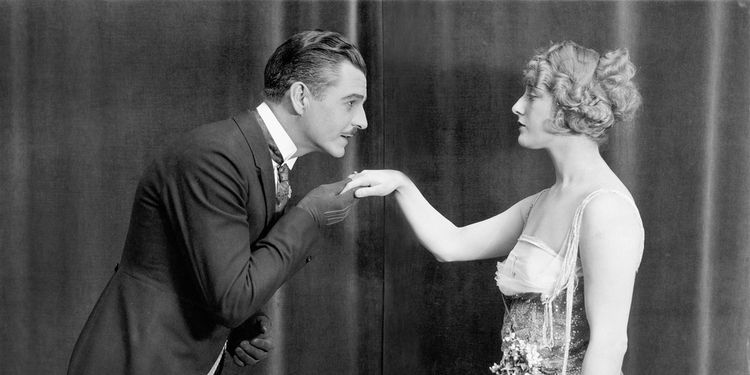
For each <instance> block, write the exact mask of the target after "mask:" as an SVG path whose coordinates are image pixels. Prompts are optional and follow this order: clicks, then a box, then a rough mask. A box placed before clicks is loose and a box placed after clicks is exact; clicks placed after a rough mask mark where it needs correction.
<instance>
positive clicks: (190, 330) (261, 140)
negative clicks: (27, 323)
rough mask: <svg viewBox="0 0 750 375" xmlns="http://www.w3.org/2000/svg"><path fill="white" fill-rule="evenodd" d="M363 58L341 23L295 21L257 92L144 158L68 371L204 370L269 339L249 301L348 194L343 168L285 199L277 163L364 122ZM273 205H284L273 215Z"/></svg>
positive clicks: (339, 216)
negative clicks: (245, 105)
mask: <svg viewBox="0 0 750 375" xmlns="http://www.w3.org/2000/svg"><path fill="white" fill-rule="evenodd" d="M366 89H367V80H366V78H365V64H364V61H363V59H362V56H361V55H360V53H359V51H358V50H357V48H356V47H354V46H353V45H351V44H349V43H348V42H346V41H345V40H344V39H343V38H342V37H341V35H339V34H337V33H333V32H325V31H306V32H302V33H299V34H296V35H294V36H292V37H291V38H290V39H289V40H287V41H286V42H284V44H282V45H281V46H279V48H278V49H277V50H276V51H275V52H274V54H273V56H272V57H271V58H270V59H269V61H268V63H267V65H266V70H265V89H264V94H265V100H264V102H263V103H261V104H260V105H259V106H258V107H257V108H255V109H254V110H251V111H248V112H245V113H242V114H240V115H238V116H235V117H234V118H232V119H229V120H225V121H221V122H217V123H213V124H209V125H204V126H201V127H199V128H197V129H194V130H193V131H190V132H188V133H187V134H186V135H185V136H183V137H182V138H180V139H179V140H178V141H177V142H176V143H175V144H173V145H172V146H171V147H169V148H168V149H167V150H166V152H164V153H163V154H162V155H161V156H160V157H158V158H157V159H156V160H155V162H154V163H153V164H152V165H151V166H150V167H149V168H148V169H147V170H146V172H145V174H144V176H143V177H142V179H141V181H140V183H139V185H138V189H137V192H136V196H135V202H134V205H133V211H132V215H131V222H130V229H129V231H128V236H127V239H126V242H125V247H124V250H123V254H122V259H121V261H120V264H119V267H118V268H117V269H116V271H115V274H114V275H113V277H112V278H111V279H110V281H109V283H108V284H107V286H106V288H105V289H104V291H103V293H102V295H101V296H100V298H99V300H98V302H97V303H96V306H95V307H94V310H93V312H92V313H91V315H90V316H89V319H88V321H87V322H86V325H85V326H84V328H83V331H82V333H81V335H80V337H79V339H78V342H77V343H76V346H75V348H74V350H73V354H72V357H71V360H70V364H69V368H68V373H69V374H97V375H99V374H108V375H111V374H214V373H219V372H221V362H222V361H221V359H222V353H223V352H224V349H223V348H225V347H226V350H227V352H229V353H230V354H231V355H232V356H233V357H234V358H233V359H234V361H235V362H237V363H238V364H240V365H243V364H252V363H255V362H256V361H258V360H260V359H262V358H264V357H265V356H266V355H267V352H268V350H270V349H271V347H272V343H271V341H270V339H269V338H268V334H267V330H268V324H269V323H268V318H267V317H265V315H264V314H263V313H262V312H260V308H261V306H263V304H264V303H265V302H266V301H267V300H268V299H269V298H270V297H271V296H272V295H273V294H274V292H275V291H276V290H277V289H278V288H279V287H280V286H281V285H282V284H283V283H284V282H285V281H286V280H288V279H289V278H290V277H291V276H292V275H293V274H294V273H295V272H297V271H298V270H299V269H300V268H301V267H302V266H303V265H304V264H305V263H306V262H309V261H310V254H311V248H312V245H313V243H314V242H315V241H316V240H317V239H318V238H319V237H320V233H319V232H320V228H321V227H323V226H325V225H331V224H335V223H338V222H340V221H342V220H343V219H344V218H345V217H346V216H347V214H348V212H349V209H350V208H351V206H352V205H353V203H354V197H353V194H351V193H348V194H341V195H339V192H340V191H341V190H342V188H343V186H344V182H343V181H342V182H339V183H336V184H331V185H321V186H319V187H318V188H316V189H314V190H313V191H311V192H310V193H309V194H308V195H307V196H305V197H304V198H303V199H302V200H301V201H300V202H299V204H298V205H297V206H295V207H293V208H291V209H289V208H287V209H285V208H284V206H285V204H286V201H287V200H288V198H289V196H290V189H289V182H288V172H289V169H291V168H292V167H293V166H294V162H295V160H296V159H297V157H299V156H302V155H305V154H307V153H310V152H326V153H328V154H330V155H331V156H334V157H341V156H343V155H344V151H345V147H346V145H347V143H348V142H349V139H350V138H351V137H352V136H354V134H355V133H356V132H357V130H361V129H365V128H366V127H367V119H366V117H365V113H364V109H363V103H364V101H365V99H366V97H367V93H366ZM282 214H283V216H282Z"/></svg>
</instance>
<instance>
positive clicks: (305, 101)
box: [289, 82, 310, 116]
mask: <svg viewBox="0 0 750 375" xmlns="http://www.w3.org/2000/svg"><path fill="white" fill-rule="evenodd" d="M289 98H290V99H291V101H292V107H293V108H294V112H295V114H296V115H297V116H302V115H303V114H305V111H306V110H307V107H308V106H309V105H310V90H309V89H308V88H307V85H305V84H304V83H302V82H294V83H292V86H290V87H289Z"/></svg>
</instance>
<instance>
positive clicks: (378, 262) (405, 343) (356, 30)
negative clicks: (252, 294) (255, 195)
mask: <svg viewBox="0 0 750 375" xmlns="http://www.w3.org/2000/svg"><path fill="white" fill-rule="evenodd" d="M311 28H322V29H333V30H337V31H340V32H342V33H343V34H345V35H346V36H348V37H349V38H350V39H352V40H354V41H356V42H357V43H358V44H359V46H360V48H361V50H362V52H363V54H364V56H365V58H366V60H367V64H368V68H369V72H368V75H367V76H368V83H369V85H368V94H369V99H368V102H367V104H366V110H367V111H368V115H369V118H368V119H369V123H370V127H369V129H367V131H365V132H362V133H360V135H359V136H358V139H357V141H356V143H355V144H351V145H350V146H349V147H348V150H347V156H346V157H344V158H343V159H340V160H336V159H332V158H330V157H327V156H323V155H312V156H306V157H304V158H302V159H301V160H300V162H299V164H297V166H296V167H295V170H294V171H293V173H292V183H293V187H294V191H295V197H296V199H299V198H300V197H301V196H303V195H304V193H306V192H307V191H309V190H310V189H312V188H313V187H315V186H316V185H318V184H320V183H324V182H330V181H332V180H336V179H339V178H342V177H344V176H346V175H347V174H349V173H350V172H352V171H354V170H361V169H365V168H394V169H401V170H403V171H404V172H406V173H407V174H408V175H409V176H411V177H412V179H413V180H414V181H415V182H416V183H417V184H418V185H419V186H420V187H421V188H422V190H423V192H424V194H425V196H426V197H427V198H428V200H430V202H432V203H433V204H434V206H435V207H436V208H438V209H439V210H440V211H441V212H442V213H443V214H444V215H446V216H447V217H448V218H450V219H451V220H453V221H454V222H455V223H456V224H458V225H464V224H468V223H471V222H474V221H477V220H481V219H484V218H487V217H489V216H491V215H494V214H496V213H498V212H500V211H502V210H504V209H505V208H507V207H509V206H510V205H511V204H513V203H514V202H516V201H517V200H519V199H521V198H523V197H525V196H527V195H530V194H533V193H535V192H536V191H538V190H539V189H541V188H544V187H546V186H548V185H550V184H551V183H552V182H553V176H552V167H551V165H550V163H549V161H548V159H547V156H546V155H545V154H544V153H543V152H535V151H530V150H525V149H522V148H521V147H519V146H518V145H517V143H516V137H517V129H516V126H515V121H516V119H515V116H513V115H512V114H511V112H510V107H511V106H512V104H513V103H514V101H515V100H516V98H517V97H518V96H519V95H520V94H521V93H522V86H521V83H520V71H521V69H522V67H523V65H524V64H525V62H526V61H527V60H528V58H529V57H530V56H531V55H532V54H533V53H534V51H535V50H536V49H538V48H540V47H545V46H547V45H548V44H549V42H550V41H559V40H563V39H570V40H574V41H577V42H579V43H581V44H583V45H585V46H589V47H592V48H595V49H597V50H598V51H600V52H602V51H605V50H608V49H613V48H617V47H627V48H628V49H629V50H630V53H631V57H632V60H633V61H634V62H635V64H636V66H637V67H638V69H639V71H638V74H637V76H636V77H637V82H638V83H639V86H640V87H641V91H642V94H643V97H644V107H643V110H642V112H641V114H640V116H639V118H638V119H637V121H636V122H635V124H633V125H632V126H626V127H622V128H618V129H615V130H614V135H613V138H612V140H611V141H610V143H609V145H608V146H606V148H605V149H604V154H605V156H606V159H607V160H608V161H609V162H610V164H611V165H612V167H613V169H614V170H615V172H617V173H618V174H619V175H620V176H621V178H622V179H623V181H624V182H625V183H626V184H627V185H628V186H629V187H630V188H631V191H632V193H633V195H634V196H635V199H636V202H637V203H638V205H639V207H640V209H641V213H642V216H643V220H644V225H645V228H646V249H645V253H644V257H643V262H642V265H641V268H640V271H639V274H638V278H637V281H636V290H635V295H634V299H633V307H632V311H631V321H630V332H629V350H628V354H627V356H626V361H625V365H624V370H625V373H626V374H699V375H706V374H749V373H750V276H749V275H750V272H749V271H750V264H749V263H750V250H749V249H748V243H750V230H748V228H750V169H749V168H750V167H748V162H749V161H750V64H748V62H749V61H750V4H749V3H747V2H742V1H740V2H729V1H727V2H697V1H691V2H614V1H613V2H580V1H579V2H560V3H557V2H546V1H542V2H519V1H509V2H490V1H487V2H480V1H471V2H457V1H441V2H438V1H419V2H407V1H303V2H290V1H282V2H260V1H250V2H234V1H233V2H224V1H205V2H169V1H163V2H162V1H160V2H95V1H76V2H42V1H28V2H21V1H6V2H0V50H2V51H3V52H4V53H2V54H0V132H1V133H0V145H2V146H1V148H0V163H1V164H0V255H1V256H2V261H1V262H0V298H1V303H2V308H1V309H0V337H1V338H2V340H0V373H2V374H63V373H64V372H65V368H66V365H67V360H68V358H69V355H70V352H71V350H72V347H73V344H74V342H75V339H76V338H77V335H78V333H79V332H80V329H81V328H82V326H83V324H84V322H85V319H86V318H87V316H88V314H89V312H90V310H91V308H92V307H93V305H94V303H95V301H96V299H97V297H98V296H99V293H100V292H101V290H102V288H103V287H104V285H105V283H106V282H107V280H108V278H109V277H110V275H111V273H112V271H113V267H114V265H115V264H116V262H117V261H118V260H119V257H120V251H121V246H122V243H123V240H124V237H125V233H126V229H127V224H128V219H129V209H130V204H131V203H132V196H133V193H134V191H135V187H136V183H137V180H138V178H139V176H140V173H141V171H142V169H143V168H144V167H145V166H146V164H147V163H148V161H149V160H150V158H151V157H153V156H154V155H155V153H156V152H158V150H159V149H160V148H161V146H162V145H163V144H164V143H165V142H168V141H169V140H170V139H171V137H173V136H174V134H177V133H180V132H183V131H186V130H188V129H191V128H193V127H195V126H198V125H200V124H203V123H207V122H212V121H216V120H221V119H224V118H227V117H228V116H230V115H232V114H234V113H237V112H239V111H242V110H244V109H246V108H248V107H249V106H250V105H254V104H255V103H257V102H258V100H259V98H260V96H259V93H260V91H261V89H262V71H263V67H264V65H265V62H266V59H267V58H268V57H269V56H270V54H271V53H272V52H273V49H274V48H275V47H276V46H277V45H278V44H280V43H281V42H282V41H283V40H284V39H286V37H288V36H289V35H291V34H292V33H294V32H297V31H300V30H304V29H311ZM327 237H328V241H327V246H326V249H324V250H323V251H321V252H320V253H319V254H318V256H317V257H316V259H315V260H314V261H313V262H312V263H310V264H309V265H307V266H306V267H305V268H304V269H303V270H302V271H301V272H299V273H298V274H297V275H296V276H295V277H294V278H293V279H292V280H291V282H289V283H288V284H287V285H286V286H285V287H283V288H282V289H281V290H280V291H279V292H278V293H277V294H276V296H275V297H274V298H273V299H272V300H271V301H270V302H269V308H270V310H271V312H272V315H273V321H274V335H275V336H274V338H275V341H276V347H277V348H276V350H275V351H274V352H273V354H272V356H271V358H270V359H269V360H267V361H266V362H265V363H264V364H263V365H260V366H257V367H255V368H254V369H252V370H251V371H245V372H244V373H253V374H356V373H360V374H394V375H396V374H458V373H477V374H482V373H488V370H487V368H488V366H489V365H490V364H491V363H492V362H493V361H497V360H499V354H500V350H499V348H500V337H499V335H498V332H499V329H500V324H501V321H502V314H503V306H502V302H501V300H500V299H499V292H498V290H497V289H496V287H495V285H494V280H493V276H494V272H495V261H482V262H464V263H438V262H437V261H435V260H434V258H432V257H431V256H430V255H429V253H427V252H426V251H425V250H424V249H422V248H421V247H420V246H419V245H418V243H417V242H416V240H415V238H414V237H413V235H412V234H411V233H410V231H409V229H408V228H407V227H406V226H405V223H404V221H403V218H402V216H401V214H400V213H399V212H398V209H397V207H396V205H395V202H394V201H392V200H391V199H370V200H364V201H362V202H360V204H359V205H358V207H357V211H356V213H355V215H354V217H351V218H349V219H348V220H347V221H346V223H345V224H344V225H342V226H340V227H338V228H336V229H335V230H333V231H331V232H330V233H328V234H327ZM105 344H106V343H105ZM230 372H231V373H243V372H241V371H240V370H238V369H236V368H230Z"/></svg>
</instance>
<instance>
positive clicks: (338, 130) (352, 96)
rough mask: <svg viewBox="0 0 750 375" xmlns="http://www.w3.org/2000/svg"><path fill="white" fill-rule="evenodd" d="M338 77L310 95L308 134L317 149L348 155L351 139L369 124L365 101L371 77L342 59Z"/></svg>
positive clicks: (307, 114)
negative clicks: (346, 148) (317, 93)
mask: <svg viewBox="0 0 750 375" xmlns="http://www.w3.org/2000/svg"><path fill="white" fill-rule="evenodd" d="M337 68H338V73H337V77H336V78H335V79H334V80H333V82H332V83H331V84H330V85H329V86H327V87H326V88H325V89H324V90H323V92H321V93H320V95H319V98H317V99H316V98H314V97H312V96H310V97H309V98H310V101H309V106H308V108H307V110H306V111H305V114H304V115H303V116H304V117H305V118H306V126H305V128H304V131H305V135H306V136H307V138H308V141H309V142H310V143H311V145H312V147H313V148H314V149H315V150H316V151H321V152H325V153H327V154H329V155H331V156H333V157H336V158H340V157H342V156H344V153H345V152H346V151H345V147H346V145H347V144H349V139H350V138H352V137H353V136H354V134H355V133H356V132H357V131H358V130H362V129H365V128H367V117H366V115H365V110H364V106H363V105H364V102H365V100H366V99H367V78H366V77H365V75H364V73H363V72H362V71H361V70H359V69H358V68H357V67H355V66H354V65H352V63H350V62H348V61H344V62H341V63H339V65H338V66H337Z"/></svg>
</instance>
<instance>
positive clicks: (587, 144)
mask: <svg viewBox="0 0 750 375" xmlns="http://www.w3.org/2000/svg"><path fill="white" fill-rule="evenodd" d="M547 151H548V152H549V154H550V157H551V158H552V164H553V165H554V167H555V185H557V186H558V187H560V188H563V189H564V188H567V187H572V186H578V185H581V184H584V183H587V182H591V180H592V179H594V178H596V176H600V175H601V174H602V173H604V172H606V171H608V170H609V166H607V163H606V162H605V161H604V159H603V158H602V156H601V154H599V146H598V145H597V144H596V142H594V141H593V140H591V139H588V138H586V137H585V136H566V137H563V138H561V139H560V142H557V143H556V144H555V145H553V146H552V147H550V148H548V149H547Z"/></svg>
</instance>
